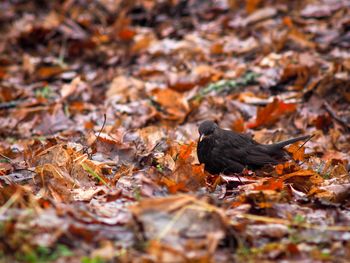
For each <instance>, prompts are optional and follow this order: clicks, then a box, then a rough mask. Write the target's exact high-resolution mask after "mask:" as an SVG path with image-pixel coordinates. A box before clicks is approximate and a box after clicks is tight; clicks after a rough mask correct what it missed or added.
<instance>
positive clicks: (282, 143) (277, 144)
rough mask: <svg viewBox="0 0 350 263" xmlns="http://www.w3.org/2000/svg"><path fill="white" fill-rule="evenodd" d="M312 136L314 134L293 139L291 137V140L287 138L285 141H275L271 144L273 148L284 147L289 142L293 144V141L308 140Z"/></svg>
mask: <svg viewBox="0 0 350 263" xmlns="http://www.w3.org/2000/svg"><path fill="white" fill-rule="evenodd" d="M312 137H313V136H312V135H304V136H300V137H296V138H292V139H289V140H285V141H282V142H278V143H275V144H269V146H271V148H273V149H282V148H283V147H285V146H287V145H289V144H292V143H295V142H298V141H306V140H309V139H310V138H312Z"/></svg>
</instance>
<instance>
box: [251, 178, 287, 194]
mask: <svg viewBox="0 0 350 263" xmlns="http://www.w3.org/2000/svg"><path fill="white" fill-rule="evenodd" d="M283 186H284V184H283V180H282V179H280V178H278V179H276V178H271V179H269V180H267V181H264V182H263V184H262V185H257V186H256V187H255V188H254V190H257V191H263V190H273V191H276V190H282V189H283Z"/></svg>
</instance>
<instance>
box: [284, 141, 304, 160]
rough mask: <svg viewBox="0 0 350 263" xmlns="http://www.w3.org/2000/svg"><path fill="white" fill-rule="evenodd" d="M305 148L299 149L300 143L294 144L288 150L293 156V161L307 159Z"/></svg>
mask: <svg viewBox="0 0 350 263" xmlns="http://www.w3.org/2000/svg"><path fill="white" fill-rule="evenodd" d="M304 150H305V148H304V147H301V148H300V147H299V146H298V143H295V144H292V145H290V146H289V147H288V148H287V151H288V152H290V153H291V154H292V155H293V159H294V160H296V161H303V160H304V159H305V153H304Z"/></svg>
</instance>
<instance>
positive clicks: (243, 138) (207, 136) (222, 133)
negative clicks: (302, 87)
mask: <svg viewBox="0 0 350 263" xmlns="http://www.w3.org/2000/svg"><path fill="white" fill-rule="evenodd" d="M198 131H199V134H200V137H199V140H198V146H197V155H198V160H199V162H200V163H204V164H205V170H206V171H208V172H209V173H211V174H218V173H225V174H228V173H240V172H242V171H243V169H244V168H245V167H247V168H249V169H253V170H254V169H258V168H261V167H262V166H264V165H267V164H278V163H280V162H281V161H282V160H285V159H286V157H287V156H288V155H287V153H286V151H285V150H284V149H283V147H285V146H287V145H289V144H292V143H295V142H297V141H302V140H307V139H309V138H310V136H309V135H306V136H300V137H297V138H293V139H289V140H286V141H282V142H278V143H275V144H260V143H258V142H256V141H254V140H253V139H252V138H250V137H249V136H247V135H245V134H240V133H236V132H233V131H228V130H223V129H220V128H219V126H218V125H217V124H216V123H215V122H213V121H204V122H203V123H201V124H200V126H199V129H198Z"/></svg>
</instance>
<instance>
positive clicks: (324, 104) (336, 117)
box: [323, 101, 350, 130]
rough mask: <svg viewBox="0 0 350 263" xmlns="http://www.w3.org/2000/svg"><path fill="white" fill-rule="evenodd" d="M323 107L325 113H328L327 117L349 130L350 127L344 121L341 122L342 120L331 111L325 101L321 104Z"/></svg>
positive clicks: (330, 107)
mask: <svg viewBox="0 0 350 263" xmlns="http://www.w3.org/2000/svg"><path fill="white" fill-rule="evenodd" d="M323 106H324V108H325V109H326V111H327V112H328V113H329V115H331V117H332V118H333V119H335V120H336V121H337V122H338V123H340V124H341V125H343V126H344V127H345V128H347V129H349V130H350V125H349V124H348V123H347V122H346V121H345V120H343V119H342V118H340V117H339V116H338V115H337V114H336V113H335V111H334V110H333V108H332V106H331V105H329V103H328V102H327V101H325V102H324V103H323Z"/></svg>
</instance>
